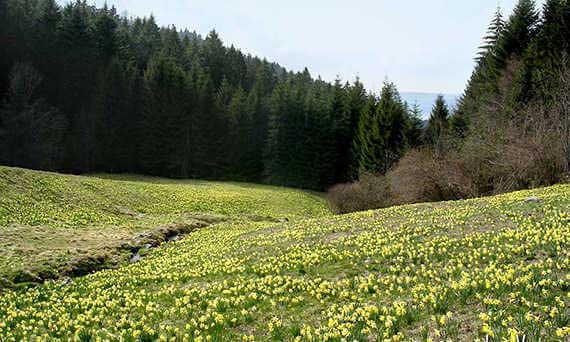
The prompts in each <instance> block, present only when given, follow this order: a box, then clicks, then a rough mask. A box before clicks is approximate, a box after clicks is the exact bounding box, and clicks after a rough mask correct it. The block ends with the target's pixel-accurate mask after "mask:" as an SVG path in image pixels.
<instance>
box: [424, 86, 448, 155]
mask: <svg viewBox="0 0 570 342" xmlns="http://www.w3.org/2000/svg"><path fill="white" fill-rule="evenodd" d="M448 128H449V108H448V107H447V104H446V103H445V99H444V98H443V96H442V95H439V96H438V97H437V99H436V101H435V104H434V106H433V109H432V111H431V115H430V118H429V121H428V126H427V129H426V141H428V142H429V143H430V144H432V145H433V147H434V149H435V150H436V152H437V153H439V154H441V153H442V152H443V149H444V148H445V145H444V144H445V142H444V141H445V137H446V134H447V133H448Z"/></svg>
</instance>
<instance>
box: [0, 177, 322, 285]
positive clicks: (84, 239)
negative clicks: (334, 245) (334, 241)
mask: <svg viewBox="0 0 570 342" xmlns="http://www.w3.org/2000/svg"><path fill="white" fill-rule="evenodd" d="M322 215H328V209H327V207H326V204H325V202H324V200H323V199H322V198H321V197H320V196H318V195H315V194H310V193H307V192H303V191H298V190H290V189H283V188H278V187H271V186H263V185H251V184H245V183H221V182H205V181H186V180H185V181H177V180H164V179H158V178H152V177H141V176H116V175H113V176H111V175H95V176H92V177H84V176H71V175H61V174H55V173H48V172H38V171H30V170H25V169H18V168H8V167H0V287H2V285H4V286H5V285H11V284H12V283H16V284H19V283H27V282H31V281H38V280H41V279H50V278H54V277H57V276H58V275H61V274H64V275H66V274H68V275H74V274H82V273H87V272H89V271H90V270H91V269H94V268H95V269H97V268H105V267H111V266H116V265H119V264H122V263H124V262H125V261H127V260H128V259H129V257H130V254H131V252H132V251H133V250H136V249H138V248H140V247H141V246H143V245H146V244H149V243H150V244H153V245H154V244H157V243H158V242H161V241H162V240H165V238H166V237H167V236H168V235H169V234H171V235H174V234H178V233H187V232H189V231H191V230H194V229H196V228H199V227H203V226H207V225H210V224H212V223H216V222H222V221H228V220H232V221H233V220H237V221H270V222H277V221H279V220H293V219H296V218H303V217H315V216H317V217H318V216H322Z"/></svg>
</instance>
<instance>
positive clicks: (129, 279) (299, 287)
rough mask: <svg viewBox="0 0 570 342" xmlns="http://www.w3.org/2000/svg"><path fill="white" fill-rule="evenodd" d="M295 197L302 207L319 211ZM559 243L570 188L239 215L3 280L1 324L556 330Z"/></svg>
mask: <svg viewBox="0 0 570 342" xmlns="http://www.w3.org/2000/svg"><path fill="white" fill-rule="evenodd" d="M532 196H536V197H537V198H538V200H532V201H527V199H528V198H529V197H532ZM307 204H310V206H309V207H307V208H306V209H305V210H304V211H303V210H302V212H307V210H309V211H316V213H317V216H318V215H321V213H322V210H320V209H319V210H315V209H310V208H312V206H313V202H312V201H307V202H305V204H304V205H307ZM297 205H301V204H299V203H298V204H297ZM569 251H570V186H569V185H560V186H554V187H550V188H545V189H538V190H532V191H522V192H517V193H512V194H506V195H501V196H496V197H490V198H483V199H475V200H468V201H458V202H445V203H434V204H419V205H411V206H402V207H395V208H389V209H383V210H377V211H369V212H362V213H355V214H350V215H345V216H336V217H330V216H327V217H313V218H309V219H302V218H298V219H296V220H294V221H292V222H251V221H250V220H238V221H232V222H225V223H220V224H216V225H212V226H209V227H206V228H203V229H200V230H197V231H195V232H194V233H192V234H190V235H188V236H187V237H186V238H185V239H183V240H181V241H177V242H174V243H169V244H166V245H163V246H161V247H159V248H157V249H155V250H153V251H152V252H151V253H149V255H148V256H147V257H146V258H145V259H143V260H141V261H140V262H138V263H135V264H132V265H128V266H125V267H121V268H119V269H115V270H106V271H102V272H98V273H95V274H92V275H88V276H85V277H81V278H76V279H74V280H73V282H72V283H66V284H64V283H61V282H52V283H49V284H46V285H43V286H39V287H35V288H31V289H28V290H27V291H8V292H6V293H4V294H3V295H2V296H1V297H0V317H5V319H4V320H3V322H2V323H0V336H2V337H3V338H4V339H5V340H7V341H17V340H28V339H32V338H35V337H39V338H40V339H44V340H48V339H49V338H54V339H61V340H67V339H72V338H77V339H82V340H94V341H95V340H97V339H100V340H119V339H123V340H124V341H149V340H163V341H166V340H176V341H208V340H211V341H233V340H248V341H250V340H256V341H257V340H263V341H271V340H274V341H282V340H284V341H321V340H329V341H342V340H348V341H352V340H358V341H408V340H410V341H426V340H428V339H432V340H434V341H438V340H447V339H451V340H454V341H476V340H478V339H479V340H481V341H484V340H485V338H486V337H487V336H489V338H490V341H503V340H514V341H516V338H517V337H519V338H520V339H522V336H526V340H527V341H537V340H539V339H540V340H542V341H560V340H564V339H565V338H566V339H567V338H568V334H569V333H570V329H568V326H570V294H569V292H568V291H569V289H570V252H569Z"/></svg>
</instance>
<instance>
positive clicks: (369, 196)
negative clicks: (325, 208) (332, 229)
mask: <svg viewBox="0 0 570 342" xmlns="http://www.w3.org/2000/svg"><path fill="white" fill-rule="evenodd" d="M327 199H328V201H329V204H330V206H331V209H332V210H333V211H334V212H335V213H337V214H346V213H351V212H355V211H362V210H368V209H378V208H383V207H387V206H389V205H390V201H389V200H390V195H389V189H388V185H387V182H386V178H385V177H383V176H376V175H373V174H369V173H365V174H363V175H361V176H360V180H359V181H358V182H355V183H348V184H339V185H336V186H334V187H332V188H330V189H329V191H328V192H327Z"/></svg>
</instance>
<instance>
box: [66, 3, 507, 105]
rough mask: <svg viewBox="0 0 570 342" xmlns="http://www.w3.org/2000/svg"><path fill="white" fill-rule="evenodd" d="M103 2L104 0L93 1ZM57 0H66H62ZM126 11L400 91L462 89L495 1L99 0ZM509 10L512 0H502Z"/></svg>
mask: <svg viewBox="0 0 570 342" xmlns="http://www.w3.org/2000/svg"><path fill="white" fill-rule="evenodd" d="M91 1H92V2H95V3H96V4H97V5H98V6H101V5H102V4H103V3H104V2H105V0H91ZM61 2H65V1H64V0H61ZM106 2H107V4H109V5H115V7H116V8H117V10H118V12H119V13H121V14H125V13H126V14H128V16H148V15H149V14H151V13H152V14H154V16H155V18H156V20H157V22H158V24H159V25H163V26H165V25H176V27H177V28H178V29H184V28H188V29H189V30H190V31H193V30H196V31H197V32H198V33H200V34H202V35H204V36H205V35H206V34H207V33H208V32H209V31H210V30H212V29H214V28H215V29H216V31H218V33H219V34H220V36H221V38H222V40H223V41H224V43H225V44H226V45H228V46H229V45H231V44H234V45H235V46H236V47H238V48H240V49H241V50H242V51H243V52H244V53H251V54H253V55H257V56H259V57H266V58H267V59H268V60H270V61H275V62H278V63H279V64H281V65H282V66H284V67H285V68H287V69H289V70H294V71H298V70H302V69H303V68H304V67H308V68H309V70H310V71H311V74H312V75H313V76H314V77H316V76H319V75H320V76H321V77H322V78H323V79H325V80H328V81H332V80H334V79H335V77H336V76H337V75H338V76H340V77H341V78H342V79H343V80H350V81H352V80H353V79H354V78H355V77H356V76H357V75H358V76H360V79H361V80H362V82H363V83H364V85H365V86H366V88H367V89H370V90H378V89H379V88H380V87H381V84H382V82H383V81H384V80H385V79H386V78H388V79H389V80H390V81H393V82H395V83H396V85H397V86H398V88H399V89H400V90H401V91H418V92H434V93H455V94H457V93H461V92H462V91H463V88H464V86H465V83H466V81H467V79H468V78H469V76H470V74H471V71H472V69H473V58H474V57H475V54H476V52H477V47H478V46H479V45H480V44H481V37H482V36H483V35H484V33H485V31H486V27H487V26H488V24H489V21H490V19H491V17H492V15H493V13H494V11H495V9H496V7H497V5H498V4H499V2H498V1H497V0H353V1H346V0H344V1H341V0H286V1H284V0H282V1H273V0H239V1H237V0H160V1H156V0H106ZM500 3H501V6H502V7H503V8H504V11H505V13H507V14H509V15H510V13H511V10H512V8H513V6H514V4H515V3H516V0H501V1H500Z"/></svg>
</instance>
